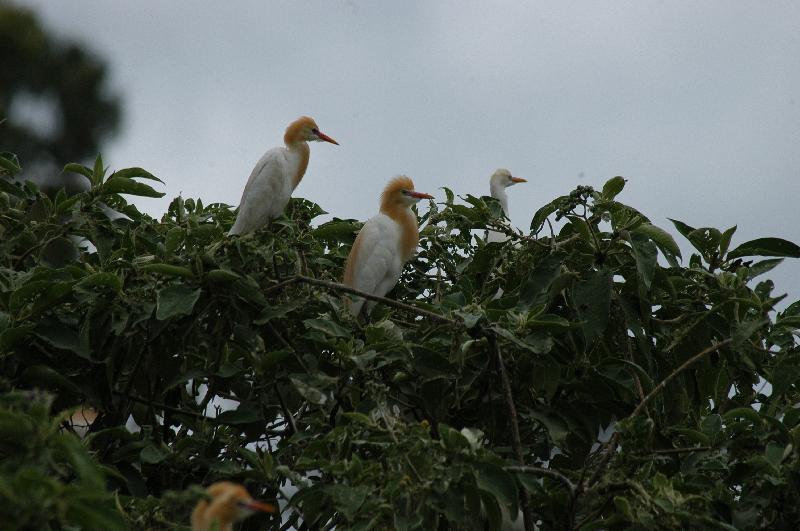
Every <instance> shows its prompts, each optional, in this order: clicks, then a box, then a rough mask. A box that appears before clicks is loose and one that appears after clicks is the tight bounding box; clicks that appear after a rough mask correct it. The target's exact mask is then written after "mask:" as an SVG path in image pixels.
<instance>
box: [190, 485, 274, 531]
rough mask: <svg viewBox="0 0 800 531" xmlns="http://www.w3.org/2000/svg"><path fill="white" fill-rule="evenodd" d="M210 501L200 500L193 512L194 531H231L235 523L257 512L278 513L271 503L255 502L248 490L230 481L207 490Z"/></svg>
mask: <svg viewBox="0 0 800 531" xmlns="http://www.w3.org/2000/svg"><path fill="white" fill-rule="evenodd" d="M206 493H207V494H208V499H207V500H206V499H204V500H200V502H199V503H198V504H197V506H196V507H195V508H194V511H193V512H192V531H211V530H212V529H214V530H216V531H231V530H232V529H233V523H234V522H236V521H239V520H242V519H244V518H247V517H248V516H250V515H251V514H253V513H254V512H256V511H261V512H266V513H276V512H278V511H277V509H276V507H275V506H274V505H272V504H269V503H264V502H260V501H258V500H254V499H253V497H252V496H250V493H249V492H247V489H245V488H244V487H242V486H241V485H237V484H236V483H231V482H230V481H220V482H217V483H214V484H212V485H211V486H209V487H208V489H206Z"/></svg>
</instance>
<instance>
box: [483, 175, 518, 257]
mask: <svg viewBox="0 0 800 531" xmlns="http://www.w3.org/2000/svg"><path fill="white" fill-rule="evenodd" d="M526 182H528V181H526V180H525V179H523V178H521V177H513V176H512V175H511V172H510V171H508V170H506V169H504V168H500V169H499V170H497V171H495V172H494V173H493V174H492V176H491V177H490V178H489V192H490V193H491V195H492V197H494V198H495V199H497V200H498V201H500V206H502V207H503V213H504V214H505V215H506V217H509V215H508V196H507V195H506V188H508V187H509V186H514V185H515V184H517V183H526ZM507 239H508V236H507V235H506V234H503V233H502V232H497V231H494V230H490V231H489V234H488V236H487V237H486V241H487V242H488V243H492V242H504V241H506V240H507Z"/></svg>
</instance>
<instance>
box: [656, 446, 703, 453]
mask: <svg viewBox="0 0 800 531" xmlns="http://www.w3.org/2000/svg"><path fill="white" fill-rule="evenodd" d="M709 451H711V447H710V446H694V447H691V448H665V449H663V450H653V451H652V452H650V453H653V454H660V455H664V454H667V455H669V454H686V453H692V452H709Z"/></svg>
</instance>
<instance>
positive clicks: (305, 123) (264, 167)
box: [228, 116, 337, 234]
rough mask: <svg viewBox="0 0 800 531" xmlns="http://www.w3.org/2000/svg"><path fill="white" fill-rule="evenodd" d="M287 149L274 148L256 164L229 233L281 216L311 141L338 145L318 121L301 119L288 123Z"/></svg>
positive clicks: (303, 168) (304, 164)
mask: <svg viewBox="0 0 800 531" xmlns="http://www.w3.org/2000/svg"><path fill="white" fill-rule="evenodd" d="M283 141H284V143H285V144H286V146H285V147H276V148H272V149H270V150H269V151H267V152H266V153H264V156H263V157H261V159H260V160H259V161H258V163H257V164H256V166H255V168H253V171H252V172H251V173H250V177H249V178H248V179H247V184H246V185H245V187H244V192H242V200H241V201H240V202H239V214H238V215H237V216H236V222H235V223H234V224H233V227H232V228H231V230H230V232H229V233H228V234H246V233H248V232H252V231H254V230H256V229H258V228H260V227H263V226H264V225H266V223H267V221H268V220H270V219H272V218H276V217H278V216H280V215H281V214H282V213H283V209H284V208H286V203H288V202H289V198H290V197H291V195H292V192H293V191H294V189H295V188H296V187H297V185H298V184H300V180H301V179H302V178H303V175H304V174H305V172H306V168H307V167H308V159H309V155H310V152H311V150H310V148H309V147H308V142H313V141H324V142H330V143H332V144H337V142H336V141H335V140H334V139H332V138H331V137H329V136H327V135H325V134H323V133H321V132H320V130H319V128H318V127H317V124H316V122H314V120H313V119H311V118H309V117H308V116H302V117H300V118H298V119H297V120H295V121H294V122H292V123H291V124H289V127H287V128H286V134H285V135H284V137H283Z"/></svg>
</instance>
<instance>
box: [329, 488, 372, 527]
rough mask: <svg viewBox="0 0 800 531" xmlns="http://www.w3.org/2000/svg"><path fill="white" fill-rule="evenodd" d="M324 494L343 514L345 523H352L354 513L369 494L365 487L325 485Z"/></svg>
mask: <svg viewBox="0 0 800 531" xmlns="http://www.w3.org/2000/svg"><path fill="white" fill-rule="evenodd" d="M325 493H326V494H327V495H328V496H330V498H331V501H332V502H333V505H334V506H335V507H336V509H337V510H338V511H341V512H342V514H344V516H345V518H347V521H348V522H352V521H353V518H354V517H355V515H356V513H357V512H358V510H359V509H360V508H361V506H362V505H363V504H364V500H365V499H366V498H367V494H369V488H368V487H365V486H360V487H351V486H347V485H327V486H326V487H325Z"/></svg>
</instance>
